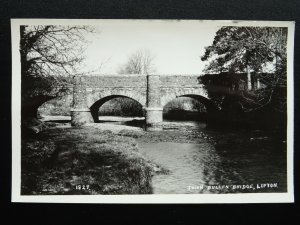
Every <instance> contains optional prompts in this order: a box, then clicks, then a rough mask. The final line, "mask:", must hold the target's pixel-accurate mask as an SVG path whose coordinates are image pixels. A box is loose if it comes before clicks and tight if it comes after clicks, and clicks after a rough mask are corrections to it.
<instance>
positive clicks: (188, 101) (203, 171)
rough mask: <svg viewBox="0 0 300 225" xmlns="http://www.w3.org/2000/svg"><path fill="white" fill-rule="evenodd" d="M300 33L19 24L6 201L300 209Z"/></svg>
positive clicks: (280, 26) (134, 24)
mask: <svg viewBox="0 0 300 225" xmlns="http://www.w3.org/2000/svg"><path fill="white" fill-rule="evenodd" d="M294 25H295V24H294V22H289V21H285V22H280V21H229V20H228V21H221V20H219V21H218V20H171V19H170V20H163V19H160V20H158V19H156V20H150V19H149V20H148V19H90V20H89V19H69V20H67V19H12V20H11V30H12V35H11V37H12V83H13V86H12V136H13V140H14V142H13V143H12V165H13V167H12V201H13V202H61V203H260V202H262V203H263V202H276V203H277V202H278V203H280V202H293V201H294V190H293V128H294V127H293V126H294V121H293V120H294V118H293V110H294V105H293V101H294V89H293V77H294V73H293V51H294Z"/></svg>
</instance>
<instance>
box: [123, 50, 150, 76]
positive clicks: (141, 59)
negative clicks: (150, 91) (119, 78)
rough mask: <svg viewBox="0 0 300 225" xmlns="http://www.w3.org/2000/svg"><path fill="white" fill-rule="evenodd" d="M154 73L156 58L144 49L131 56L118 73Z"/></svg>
mask: <svg viewBox="0 0 300 225" xmlns="http://www.w3.org/2000/svg"><path fill="white" fill-rule="evenodd" d="M154 72H155V66H154V56H153V55H152V54H151V52H150V51H148V50H144V49H140V50H137V51H136V52H134V53H133V54H131V55H130V56H129V58H128V60H127V62H126V63H125V64H124V65H122V66H121V67H120V68H119V71H118V73H119V74H150V73H154Z"/></svg>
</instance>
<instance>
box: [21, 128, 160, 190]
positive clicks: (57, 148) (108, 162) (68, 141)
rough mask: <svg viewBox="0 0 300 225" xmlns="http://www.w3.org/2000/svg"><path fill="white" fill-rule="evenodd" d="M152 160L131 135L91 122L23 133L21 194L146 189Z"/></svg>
mask: <svg viewBox="0 0 300 225" xmlns="http://www.w3.org/2000/svg"><path fill="white" fill-rule="evenodd" d="M154 171H155V165H153V164H152V163H151V162H149V161H148V160H146V159H145V158H143V156H141V155H140V153H139V152H138V147H137V144H136V142H135V140H134V138H133V137H129V136H128V135H127V136H126V135H123V133H122V132H121V133H120V134H119V135H118V134H117V135H116V134H112V133H111V132H109V131H101V130H99V129H96V128H94V127H84V128H51V129H46V130H44V131H42V132H40V133H38V134H35V135H31V136H30V137H26V139H25V138H23V141H22V179H21V180H22V188H21V191H22V194H23V195H48V194H58V195H60V194H149V193H151V192H152V188H151V177H152V175H153V173H154Z"/></svg>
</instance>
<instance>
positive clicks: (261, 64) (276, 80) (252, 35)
mask: <svg viewBox="0 0 300 225" xmlns="http://www.w3.org/2000/svg"><path fill="white" fill-rule="evenodd" d="M286 48H287V28H283V27H222V28H221V29H219V30H218V31H217V33H216V36H215V38H214V41H213V43H212V45H211V46H208V47H206V51H205V53H204V55H203V56H202V58H201V60H202V61H209V63H208V65H207V66H206V68H205V70H204V71H205V72H206V73H208V74H211V73H214V74H215V76H218V78H220V79H221V80H222V79H224V78H226V79H227V80H226V79H225V81H224V82H225V83H226V84H227V85H228V86H229V87H232V86H233V85H234V86H235V90H237V91H238V93H236V94H238V95H240V97H241V98H242V99H243V101H244V102H245V103H247V104H248V106H249V107H248V106H247V107H248V108H247V109H246V110H248V111H249V110H254V109H259V108H262V107H265V106H267V105H269V104H270V105H272V106H271V107H273V109H276V110H278V111H284V110H285V106H286V93H284V90H285V89H286V85H287V82H286V80H287V72H286V64H287V53H286ZM247 72H248V73H251V74H252V76H255V79H259V80H260V82H261V83H262V84H264V88H263V89H262V90H254V91H251V92H247V93H245V92H243V91H239V88H238V85H239V83H240V81H241V80H242V79H238V80H235V79H232V77H234V76H236V74H239V73H247ZM217 74H223V75H224V74H227V75H226V76H227V77H226V76H221V75H217ZM228 75H229V76H228ZM235 78H236V77H235ZM200 80H201V79H200ZM202 80H203V79H202ZM236 81H238V82H236ZM224 82H223V83H224ZM211 84H212V82H210V85H211ZM220 86H221V87H222V85H220ZM225 86H226V85H225ZM279 93H280V94H283V95H281V96H282V97H283V98H281V99H280V100H279V99H278V98H277V97H278V96H279V95H280V94H279ZM226 94H228V93H225V95H226ZM223 96H224V95H223ZM284 96H285V97H284ZM243 106H245V107H246V105H245V104H244V105H243Z"/></svg>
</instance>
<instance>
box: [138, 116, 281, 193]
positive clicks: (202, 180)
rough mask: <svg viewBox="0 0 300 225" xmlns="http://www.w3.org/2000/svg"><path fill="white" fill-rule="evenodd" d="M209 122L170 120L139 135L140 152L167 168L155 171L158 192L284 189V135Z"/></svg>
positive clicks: (265, 190)
mask: <svg viewBox="0 0 300 225" xmlns="http://www.w3.org/2000/svg"><path fill="white" fill-rule="evenodd" d="M205 127H206V126H205V124H203V123H197V122H191V121H190V122H174V121H173V122H172V121H168V122H165V123H164V126H163V128H164V130H163V131H160V132H152V133H151V132H147V133H146V134H145V135H144V136H143V137H141V138H139V139H138V145H139V148H140V149H141V152H142V154H144V155H145V156H146V157H147V158H149V159H151V160H152V161H154V162H155V163H156V164H158V165H159V166H161V167H163V168H164V169H166V170H167V171H168V172H167V173H160V174H156V175H154V177H153V180H152V186H153V192H154V193H155V194H175V193H176V194H185V193H257V192H286V183H287V181H286V179H287V178H286V171H287V169H286V145H285V140H280V138H278V136H277V137H275V136H274V135H270V134H267V133H265V132H262V131H251V132H249V131H216V130H208V129H206V128H205Z"/></svg>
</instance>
